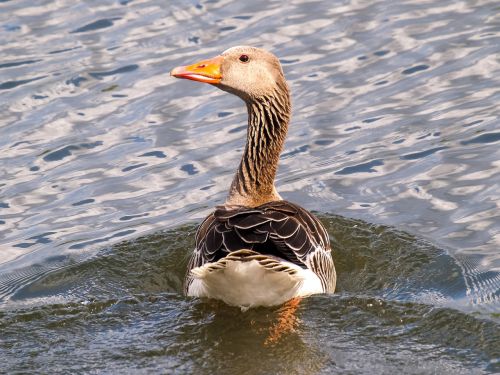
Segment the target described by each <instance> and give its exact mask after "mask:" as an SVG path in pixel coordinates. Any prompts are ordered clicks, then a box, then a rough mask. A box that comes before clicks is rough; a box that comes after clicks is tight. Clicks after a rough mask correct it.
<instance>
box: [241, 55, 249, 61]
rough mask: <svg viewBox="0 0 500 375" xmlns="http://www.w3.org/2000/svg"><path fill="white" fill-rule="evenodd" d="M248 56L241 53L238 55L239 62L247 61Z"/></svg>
mask: <svg viewBox="0 0 500 375" xmlns="http://www.w3.org/2000/svg"><path fill="white" fill-rule="evenodd" d="M248 60H249V58H248V55H241V56H240V61H241V62H248Z"/></svg>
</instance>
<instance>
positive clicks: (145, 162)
mask: <svg viewBox="0 0 500 375" xmlns="http://www.w3.org/2000/svg"><path fill="white" fill-rule="evenodd" d="M242 44H247V45H254V46H258V47H263V48H266V49H269V50H270V51H272V52H273V53H275V54H276V55H277V56H279V58H280V59H281V62H282V64H283V68H284V71H285V74H286V77H287V78H288V80H289V83H290V86H291V89H292V94H293V111H294V113H293V120H292V123H291V126H290V132H289V137H288V139H287V143H286V149H285V151H284V153H283V155H282V158H281V164H280V169H279V172H278V177H277V185H278V190H279V191H280V193H281V195H282V196H283V197H284V198H286V199H288V200H291V201H294V202H297V203H299V204H300V205H302V206H304V207H307V208H309V209H311V210H314V211H315V212H316V213H317V215H318V216H319V217H320V218H321V220H322V221H323V222H324V224H325V226H326V227H327V229H328V232H329V233H330V236H331V239H332V245H333V248H334V254H333V256H334V260H335V262H336V265H337V271H338V278H339V279H338V291H337V293H336V294H334V295H331V296H314V297H311V298H309V299H307V300H305V301H303V302H302V303H301V304H300V306H299V308H298V310H297V311H296V313H295V315H294V316H295V318H294V319H295V320H294V321H293V322H292V323H293V327H294V329H293V330H291V331H285V332H282V333H281V334H280V335H279V337H278V338H277V339H276V340H274V341H272V342H271V343H270V341H269V337H270V335H272V334H273V332H274V334H275V331H276V329H275V327H276V324H277V322H279V321H280V319H281V317H282V315H281V314H282V313H283V311H282V310H280V308H272V309H264V308H261V309H254V310H250V311H247V312H245V313H243V312H241V311H240V310H238V309H235V308H230V307H227V306H224V305H223V304H221V303H217V302H210V301H200V300H196V299H189V298H185V297H183V296H182V293H181V290H182V286H181V285H182V279H183V277H184V273H185V266H186V262H187V257H188V256H189V253H190V252H191V250H192V248H193V242H194V239H193V236H194V232H195V230H196V224H197V223H199V222H200V220H201V219H202V218H203V217H204V215H206V214H207V213H209V212H210V210H211V209H212V207H213V206H215V205H217V204H221V203H222V202H223V201H224V199H225V194H226V191H227V188H228V185H229V183H230V181H231V178H232V173H233V172H234V170H235V168H236V166H237V163H238V161H239V157H240V153H241V151H242V147H243V142H244V136H245V124H246V117H245V116H246V113H245V108H244V105H243V103H242V102H241V101H240V100H239V99H237V98H235V97H233V96H231V95H229V94H227V93H224V92H222V91H218V90H216V89H215V88H213V87H211V86H209V85H203V84H199V83H194V82H188V81H179V80H175V79H173V78H171V77H170V76H169V71H170V70H171V69H172V68H173V67H175V66H178V65H185V64H188V63H193V62H195V61H197V60H199V59H202V58H207V57H211V56H214V55H216V54H218V53H220V52H222V51H223V50H225V49H227V48H229V47H231V46H235V45H242ZM499 102H500V4H499V3H498V1H495V0H484V1H481V0H478V1H452V0H443V1H425V0H422V1H420V0H406V1H399V2H393V1H389V0H373V1H368V0H366V1H356V0H345V1H289V2H279V1H260V0H258V1H253V2H243V1H230V0H220V1H217V0H208V1H200V2H197V1H187V2H168V1H167V2H166V1H158V0H151V1H147V0H142V1H141V0H119V1H117V0H114V1H78V2H76V1H69V0H60V1H47V0H44V1H42V0H35V1H27V0H18V1H15V0H10V1H9V0H3V1H2V0H0V358H2V361H0V373H13V374H14V373H16V374H17V373H19V374H21V373H131V374H132V373H133V374H137V373H175V374H201V373H203V374H225V373H227V374H331V373H345V374H388V373H405V374H427V373H429V374H476V373H477V374H482V373H498V372H500V323H499V318H500V251H499V248H500V151H499V148H500V126H499V125H500V109H499Z"/></svg>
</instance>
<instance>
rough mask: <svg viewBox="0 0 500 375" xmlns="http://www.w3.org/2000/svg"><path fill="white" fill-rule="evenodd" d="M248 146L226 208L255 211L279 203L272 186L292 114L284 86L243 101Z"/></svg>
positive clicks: (276, 193) (286, 87)
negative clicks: (246, 112) (237, 207)
mask: <svg viewBox="0 0 500 375" xmlns="http://www.w3.org/2000/svg"><path fill="white" fill-rule="evenodd" d="M246 103H247V110H248V128H247V142H246V146H245V151H244V153H243V156H242V158H241V162H240V165H239V167H238V170H237V171H236V174H235V176H234V178H233V182H232V184H231V188H230V190H229V196H228V198H227V200H226V206H232V205H236V206H247V207H256V206H259V205H261V204H264V203H267V202H271V201H276V200H281V197H280V196H279V194H278V192H277V191H276V188H275V186H274V179H275V177H276V170H277V168H278V161H279V157H280V154H281V151H282V149H283V144H284V142H285V137H286V134H287V131H288V122H289V120H290V114H291V104H290V93H289V90H288V86H287V84H286V82H283V84H281V85H280V84H278V86H277V88H276V89H275V91H274V92H273V93H272V94H270V95H264V96H261V97H259V98H252V99H248V100H246Z"/></svg>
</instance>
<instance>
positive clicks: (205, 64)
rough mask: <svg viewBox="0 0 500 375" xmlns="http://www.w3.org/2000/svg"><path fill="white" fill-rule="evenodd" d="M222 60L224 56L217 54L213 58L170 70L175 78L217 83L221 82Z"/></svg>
mask: <svg viewBox="0 0 500 375" xmlns="http://www.w3.org/2000/svg"><path fill="white" fill-rule="evenodd" d="M222 60H223V57H222V56H217V57H214V58H212V59H208V60H203V61H200V62H197V63H196V64H192V65H188V66H178V67H177V68H174V69H173V70H172V71H171V72H170V75H171V76H174V77H175V78H184V79H190V80H192V81H199V82H205V83H212V84H217V83H220V80H221V78H222V75H221V73H220V66H221V64H222Z"/></svg>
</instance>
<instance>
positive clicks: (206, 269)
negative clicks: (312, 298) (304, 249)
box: [187, 258, 323, 310]
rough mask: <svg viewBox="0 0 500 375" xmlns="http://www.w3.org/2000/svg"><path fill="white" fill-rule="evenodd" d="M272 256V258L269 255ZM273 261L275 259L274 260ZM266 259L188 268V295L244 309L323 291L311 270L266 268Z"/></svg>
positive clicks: (220, 262) (287, 263)
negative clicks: (189, 269)
mask: <svg viewBox="0 0 500 375" xmlns="http://www.w3.org/2000/svg"><path fill="white" fill-rule="evenodd" d="M270 259H271V258H270ZM273 261H274V262H276V261H275V260H274V259H273ZM263 264H265V262H263V261H257V260H250V261H248V260H247V261H241V260H226V259H224V258H223V259H221V260H219V261H218V262H214V263H207V264H204V265H203V266H201V267H197V268H194V269H192V270H191V273H192V275H193V276H194V280H193V282H192V283H191V285H190V286H189V288H188V293H187V294H188V295H189V296H193V297H208V298H215V299H220V300H222V301H224V302H225V303H227V304H228V305H233V306H239V307H241V308H242V309H243V310H245V309H248V308H250V307H255V306H274V305H280V304H282V303H284V302H286V301H288V300H290V299H292V298H294V297H302V296H308V295H311V294H316V293H323V287H322V285H321V281H320V279H319V278H318V276H316V275H315V274H314V273H313V272H312V271H311V270H309V269H303V268H301V267H299V266H297V265H295V264H293V263H289V262H285V261H283V262H280V264H283V266H284V267H286V269H287V271H279V270H276V267H275V269H268V268H266V267H265V266H263Z"/></svg>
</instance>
